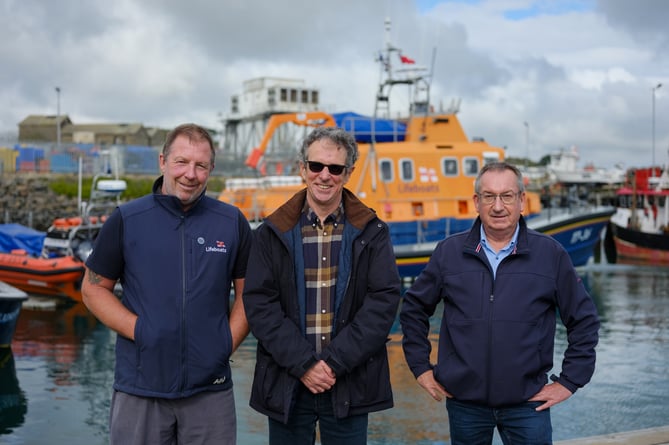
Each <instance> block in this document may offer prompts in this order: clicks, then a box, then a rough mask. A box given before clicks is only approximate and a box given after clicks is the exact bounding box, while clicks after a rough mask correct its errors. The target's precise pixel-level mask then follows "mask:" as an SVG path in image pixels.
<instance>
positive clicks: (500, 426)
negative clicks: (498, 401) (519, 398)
mask: <svg viewBox="0 0 669 445" xmlns="http://www.w3.org/2000/svg"><path fill="white" fill-rule="evenodd" d="M541 404H542V402H526V403H522V404H519V405H513V406H507V407H503V408H489V407H486V406H481V405H475V404H472V403H465V402H459V401H457V400H453V399H446V408H447V410H448V424H449V427H450V430H451V444H452V445H490V444H492V438H493V434H494V432H495V428H497V431H498V432H499V435H500V437H501V438H502V442H503V443H504V444H505V445H550V444H552V443H553V441H552V436H553V428H552V426H551V415H550V410H544V411H535V408H536V407H537V406H539V405H541Z"/></svg>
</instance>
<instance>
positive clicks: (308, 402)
mask: <svg viewBox="0 0 669 445" xmlns="http://www.w3.org/2000/svg"><path fill="white" fill-rule="evenodd" d="M367 417H368V416H367V414H361V415H357V416H349V417H346V418H344V419H337V418H336V417H335V416H334V407H333V405H332V393H331V392H326V393H322V394H312V393H311V392H310V391H309V390H308V389H306V388H305V387H301V388H300V390H299V391H298V395H297V400H296V403H295V406H294V408H293V411H292V412H291V415H290V418H289V420H288V424H283V423H281V422H278V421H276V420H273V419H269V443H270V445H313V444H314V443H316V423H317V422H318V424H319V432H320V441H321V443H322V444H323V445H364V444H366V443H367Z"/></svg>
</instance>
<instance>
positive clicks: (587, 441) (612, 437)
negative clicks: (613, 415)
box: [554, 426, 669, 445]
mask: <svg viewBox="0 0 669 445" xmlns="http://www.w3.org/2000/svg"><path fill="white" fill-rule="evenodd" d="M554 445H669V426H662V427H657V428H647V429H643V430H635V431H625V432H621V433H613V434H604V435H602V436H592V437H584V438H581V439H570V440H561V441H557V442H554Z"/></svg>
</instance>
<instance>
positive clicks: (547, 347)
mask: <svg viewBox="0 0 669 445" xmlns="http://www.w3.org/2000/svg"><path fill="white" fill-rule="evenodd" d="M480 229H481V221H480V219H477V221H476V223H475V224H474V226H473V228H472V229H471V230H470V231H469V232H463V233H460V234H456V235H453V236H452V237H449V238H447V239H446V240H444V241H441V242H440V243H439V244H438V245H437V247H436V249H435V251H434V253H433V254H432V257H431V258H430V261H429V263H428V265H427V266H426V268H425V270H424V271H423V273H422V274H421V275H420V276H419V277H418V279H417V280H416V281H415V283H414V284H413V285H412V286H411V288H410V289H409V290H408V291H407V292H406V294H405V296H404V301H403V303H402V311H401V313H400V322H401V324H402V330H403V332H404V338H403V348H404V354H405V357H406V360H407V363H408V364H409V367H410V368H411V371H412V372H413V374H414V376H416V377H418V376H419V375H421V374H422V373H424V372H425V371H428V370H430V369H433V371H434V375H435V378H436V380H437V381H438V382H439V383H441V384H442V385H443V386H444V388H445V389H446V391H448V392H450V393H451V394H452V395H453V396H454V397H455V398H456V399H458V400H462V401H468V402H474V403H479V404H483V405H487V406H492V407H499V406H503V405H509V404H517V403H522V402H525V401H527V400H528V399H529V398H530V397H532V396H534V395H535V394H536V393H537V392H539V390H540V389H541V388H542V387H543V386H544V385H545V384H546V383H547V382H548V372H549V371H550V370H551V369H552V367H553V346H554V338H555V329H556V309H557V311H558V312H559V315H560V317H561V320H562V323H564V325H565V327H566V329H567V336H568V342H569V345H568V347H567V350H566V351H565V353H564V359H563V361H562V372H561V373H560V375H559V377H556V376H552V377H551V378H552V379H553V380H556V381H558V382H559V383H561V384H562V385H564V386H565V387H566V388H567V389H569V390H570V391H572V392H574V391H576V389H577V388H580V387H582V386H583V385H585V384H586V383H588V382H589V381H590V378H591V377H592V374H593V372H594V370H595V346H596V345H597V341H598V330H599V319H598V316H597V310H596V307H595V305H594V303H593V301H592V299H591V298H590V296H589V295H588V293H587V291H586V290H585V288H584V286H583V283H582V282H581V279H580V278H579V276H578V275H577V274H576V271H575V270H574V267H573V266H572V263H571V260H570V258H569V255H568V254H567V252H566V251H565V250H564V249H563V247H562V246H561V245H560V244H559V243H558V242H557V241H556V240H555V239H553V238H551V237H549V236H546V235H543V234H540V233H538V232H535V231H533V230H531V229H528V228H527V226H526V224H525V221H524V220H523V219H522V218H521V220H520V231H519V233H518V242H517V244H516V249H515V251H514V252H512V253H511V254H510V255H509V256H508V257H506V258H505V259H504V260H502V262H501V263H500V264H499V267H498V269H497V277H496V278H495V279H493V273H492V268H491V266H490V264H489V262H488V260H487V258H486V255H485V253H484V251H483V248H482V247H481V245H480V241H481V240H480ZM440 302H443V314H442V316H441V329H440V332H439V351H438V355H437V364H436V365H435V366H434V367H432V365H431V364H430V350H431V346H430V341H429V340H428V330H429V317H430V316H431V315H432V314H433V313H434V312H435V309H436V307H437V304H438V303H440Z"/></svg>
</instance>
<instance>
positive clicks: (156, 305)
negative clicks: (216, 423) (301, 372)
mask: <svg viewBox="0 0 669 445" xmlns="http://www.w3.org/2000/svg"><path fill="white" fill-rule="evenodd" d="M161 184H162V178H159V179H158V180H157V181H156V183H155V184H154V193H153V194H152V195H147V196H144V197H142V198H139V199H136V200H134V201H131V202H128V203H126V204H123V205H121V206H120V207H119V208H118V209H116V211H115V212H114V213H113V214H112V215H111V216H110V218H109V220H108V221H107V222H106V223H105V225H104V227H103V228H102V229H101V231H100V234H99V236H98V238H97V240H96V245H95V248H94V250H93V253H92V254H91V256H90V257H89V258H88V260H87V262H86V265H87V266H88V267H89V268H90V269H91V270H93V271H94V272H96V273H98V274H100V275H102V276H104V277H107V278H110V279H120V280H121V284H122V286H123V297H122V302H123V304H124V305H125V306H126V307H127V308H128V309H130V311H132V312H134V313H135V314H137V315H138V319H137V325H136V327H135V341H131V340H128V339H127V338H124V337H121V336H118V337H117V341H116V372H115V381H114V388H115V389H117V390H119V391H123V392H126V393H129V394H134V395H138V396H146V397H160V398H181V397H187V396H190V395H192V394H195V393H198V392H202V391H216V390H223V389H226V388H230V387H231V386H232V380H231V374H230V364H229V362H228V359H229V357H230V354H231V350H232V337H231V332H230V326H229V324H228V313H229V303H230V290H231V283H232V280H233V279H235V278H243V277H244V275H245V272H246V261H247V258H248V251H249V249H250V244H251V229H250V227H249V224H248V222H247V221H246V219H245V218H244V216H243V215H242V214H241V212H240V211H239V210H238V209H237V208H236V207H233V206H231V205H229V204H225V203H223V202H221V201H217V200H215V199H213V198H209V197H207V196H205V195H204V193H203V194H202V196H201V197H200V199H199V201H197V203H196V204H195V205H194V206H193V207H192V208H191V209H189V210H188V211H187V212H184V211H183V210H182V209H181V204H180V202H179V200H178V199H177V198H176V197H174V196H168V195H162V194H160V187H161Z"/></svg>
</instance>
